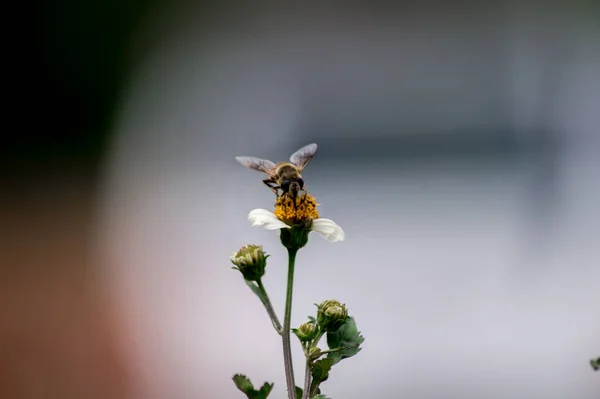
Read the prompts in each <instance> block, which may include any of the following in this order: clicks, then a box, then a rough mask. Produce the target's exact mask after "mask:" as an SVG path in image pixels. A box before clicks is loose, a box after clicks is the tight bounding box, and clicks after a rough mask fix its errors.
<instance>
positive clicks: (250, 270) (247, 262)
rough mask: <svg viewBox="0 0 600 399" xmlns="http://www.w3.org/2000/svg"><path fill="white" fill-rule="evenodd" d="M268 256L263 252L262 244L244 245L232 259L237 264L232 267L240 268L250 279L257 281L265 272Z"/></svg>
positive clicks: (247, 278)
mask: <svg viewBox="0 0 600 399" xmlns="http://www.w3.org/2000/svg"><path fill="white" fill-rule="evenodd" d="M268 257H269V255H266V254H265V253H264V252H263V249H262V245H244V246H243V247H242V248H241V249H240V250H239V251H237V252H234V253H233V255H231V257H230V259H231V263H233V264H234V265H236V266H237V267H233V268H232V269H236V270H239V271H240V272H241V273H242V275H243V276H244V278H245V279H246V280H248V281H257V280H259V279H260V278H261V277H262V276H264V274H265V267H266V266H267V258H268Z"/></svg>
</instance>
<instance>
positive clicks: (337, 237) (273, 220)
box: [248, 209, 346, 242]
mask: <svg viewBox="0 0 600 399" xmlns="http://www.w3.org/2000/svg"><path fill="white" fill-rule="evenodd" d="M248 220H249V221H250V222H252V226H262V227H264V228H265V229H267V230H279V229H289V228H291V226H288V225H287V224H285V223H283V222H282V221H281V220H279V219H278V218H277V216H275V214H274V213H273V212H269V211H267V210H266V209H255V210H253V211H252V212H250V214H249V215H248ZM311 231H314V232H317V233H319V234H321V235H322V236H323V237H325V239H326V240H327V241H330V242H336V241H344V238H345V236H346V235H345V234H344V230H342V228H341V227H340V226H338V225H337V224H336V223H335V222H334V221H333V220H331V219H322V218H317V219H314V220H313V222H312V228H311Z"/></svg>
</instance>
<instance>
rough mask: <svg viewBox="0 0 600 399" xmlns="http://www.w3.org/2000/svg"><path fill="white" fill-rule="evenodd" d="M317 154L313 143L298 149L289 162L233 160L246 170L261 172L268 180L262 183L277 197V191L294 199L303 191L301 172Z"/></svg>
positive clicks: (254, 159) (251, 158)
mask: <svg viewBox="0 0 600 399" xmlns="http://www.w3.org/2000/svg"><path fill="white" fill-rule="evenodd" d="M316 152H317V145H316V144H315V143H312V144H309V145H307V146H304V147H302V148H300V149H299V150H298V151H296V152H295V153H293V154H292V155H291V156H290V162H278V163H276V164H275V163H273V162H271V161H268V160H266V159H260V158H254V157H236V158H235V159H236V160H237V161H238V162H239V163H241V164H242V165H244V166H245V167H247V168H250V169H253V170H256V171H259V172H263V173H265V174H266V175H267V176H268V178H266V179H264V180H263V183H265V185H266V186H267V187H269V188H270V189H271V191H273V192H274V193H275V195H276V196H277V197H279V190H281V191H282V194H281V195H283V194H289V195H290V196H291V197H292V198H296V197H297V195H298V192H300V191H302V190H304V187H305V184H304V179H302V171H303V170H304V168H305V167H306V165H308V163H309V162H310V160H311V159H312V158H313V156H314V155H315V153H316Z"/></svg>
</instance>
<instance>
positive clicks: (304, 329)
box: [292, 323, 319, 342]
mask: <svg viewBox="0 0 600 399" xmlns="http://www.w3.org/2000/svg"><path fill="white" fill-rule="evenodd" d="M292 332H293V333H294V334H296V336H297V337H298V339H299V340H300V342H309V341H311V340H313V339H314V338H315V337H316V336H317V333H318V332H319V327H318V326H317V325H316V324H314V323H303V324H300V327H298V328H292Z"/></svg>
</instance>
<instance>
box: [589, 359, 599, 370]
mask: <svg viewBox="0 0 600 399" xmlns="http://www.w3.org/2000/svg"><path fill="white" fill-rule="evenodd" d="M590 364H591V365H592V368H593V369H594V371H598V370H600V357H599V358H598V359H592V360H590Z"/></svg>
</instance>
